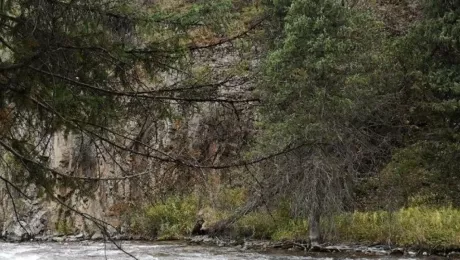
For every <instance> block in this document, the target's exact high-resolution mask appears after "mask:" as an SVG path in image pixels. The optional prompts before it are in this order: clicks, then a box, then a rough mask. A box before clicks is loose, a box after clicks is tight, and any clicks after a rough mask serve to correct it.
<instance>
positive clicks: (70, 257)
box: [0, 242, 408, 260]
mask: <svg viewBox="0 0 460 260" xmlns="http://www.w3.org/2000/svg"><path fill="white" fill-rule="evenodd" d="M121 245H122V248H123V249H124V250H126V251H127V252H129V253H131V254H132V255H134V256H135V257H136V258H138V259H140V260H156V259H162V260H172V259H177V260H204V259H210V260H225V259H228V260H240V259H254V260H300V259H303V260H305V259H366V258H360V257H352V256H344V255H342V256H340V255H335V256H299V255H289V254H288V253H287V252H281V251H280V252H271V253H258V252H253V251H245V250H241V249H238V248H235V247H210V246H195V245H188V244H186V243H183V242H164V243H153V242H152V243H140V242H123V243H122V244H121ZM77 259H78V260H98V259H101V260H102V259H114V260H128V259H133V258H130V257H129V256H128V255H127V254H125V253H123V252H122V251H120V250H118V249H117V248H116V247H115V246H114V245H113V244H110V243H106V244H104V243H100V242H75V243H61V244H60V243H44V242H43V243H40V242H31V243H20V244H13V243H0V260H77ZM372 259H384V257H373V258H372ZM386 259H397V258H390V257H388V258H386ZM401 259H402V258H401ZM405 259H408V258H405Z"/></svg>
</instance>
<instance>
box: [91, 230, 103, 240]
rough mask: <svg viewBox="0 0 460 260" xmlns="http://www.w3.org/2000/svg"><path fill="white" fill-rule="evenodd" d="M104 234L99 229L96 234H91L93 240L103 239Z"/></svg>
mask: <svg viewBox="0 0 460 260" xmlns="http://www.w3.org/2000/svg"><path fill="white" fill-rule="evenodd" d="M102 239H104V236H103V235H102V233H101V231H97V232H96V233H94V235H92V236H91V240H102Z"/></svg>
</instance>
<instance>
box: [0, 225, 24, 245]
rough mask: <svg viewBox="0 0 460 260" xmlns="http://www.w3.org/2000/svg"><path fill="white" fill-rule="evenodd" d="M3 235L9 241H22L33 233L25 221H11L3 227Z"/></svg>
mask: <svg viewBox="0 0 460 260" xmlns="http://www.w3.org/2000/svg"><path fill="white" fill-rule="evenodd" d="M2 237H3V238H5V239H6V240H8V241H12V242H21V241H26V240H29V239H30V237H31V234H30V229H28V225H27V223H26V222H25V221H22V220H21V221H19V222H15V221H11V222H10V223H8V224H7V225H6V226H5V227H4V228H3V232H2Z"/></svg>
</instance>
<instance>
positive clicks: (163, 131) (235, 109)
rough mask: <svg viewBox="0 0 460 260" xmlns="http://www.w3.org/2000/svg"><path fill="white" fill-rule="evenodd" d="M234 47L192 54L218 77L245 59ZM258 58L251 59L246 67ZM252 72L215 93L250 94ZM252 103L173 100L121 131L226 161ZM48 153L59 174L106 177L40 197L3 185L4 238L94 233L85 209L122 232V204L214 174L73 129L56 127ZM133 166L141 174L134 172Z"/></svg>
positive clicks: (241, 137)
mask: <svg viewBox="0 0 460 260" xmlns="http://www.w3.org/2000/svg"><path fill="white" fill-rule="evenodd" d="M232 49H233V48H232V47H231V46H229V45H228V46H222V47H220V48H219V49H218V50H217V51H216V50H214V51H211V52H210V51H204V52H200V53H198V52H197V53H194V54H193V57H194V58H193V60H194V63H193V66H201V65H203V64H205V65H206V66H207V67H208V69H209V68H210V69H211V71H213V73H212V74H213V75H214V76H213V77H215V78H216V79H215V80H218V81H219V77H224V76H223V75H225V77H227V76H228V73H227V71H228V70H231V69H234V68H235V67H236V66H239V65H238V64H239V63H240V62H241V61H242V58H241V56H239V55H240V54H241V53H237V52H234V51H231V50H232ZM255 65H256V64H255V63H254V64H250V65H249V68H254V67H255ZM249 73H250V72H249V71H246V72H245V74H246V75H243V74H242V75H241V76H238V77H231V79H228V81H227V82H225V83H224V84H222V85H221V86H219V87H217V88H216V93H217V94H216V96H223V97H225V98H241V97H242V96H250V95H251V93H250V88H251V82H250V80H248V79H247V76H248V75H249ZM220 81H222V79H220ZM253 105H254V104H253V103H250V102H248V103H241V104H240V103H216V102H209V103H199V104H182V103H179V102H178V103H177V104H172V105H171V107H172V109H173V110H174V114H175V115H176V116H175V117H172V118H166V119H157V118H155V115H153V116H152V117H147V119H146V120H144V121H143V122H136V121H135V120H133V121H132V122H130V123H129V124H127V125H124V126H120V127H122V128H124V129H125V130H126V129H128V130H129V129H130V128H133V129H135V128H139V127H142V131H137V133H141V134H139V136H134V137H133V139H135V140H137V141H138V142H141V143H146V144H148V145H149V146H150V147H152V149H158V150H161V151H165V152H166V153H168V154H171V155H174V157H175V158H187V159H188V160H189V159H190V158H192V159H193V160H195V161H196V162H197V163H198V164H207V165H209V164H219V163H227V162H229V160H232V158H236V157H237V155H238V153H239V151H240V149H241V147H242V146H243V145H244V143H245V142H246V141H247V139H248V138H249V137H250V136H251V134H252V130H251V129H252V113H253V112H252V111H253ZM128 132H129V131H128ZM112 138H114V139H116V136H115V137H112ZM126 147H130V149H133V150H135V151H138V152H139V153H144V152H146V151H145V148H142V147H136V142H132V143H129V142H128V143H126ZM48 157H49V158H48V165H49V167H50V168H52V169H55V170H57V171H59V172H61V173H64V174H68V175H72V176H79V177H86V178H102V179H104V180H99V181H96V180H95V181H85V182H78V185H77V186H62V187H57V188H56V190H55V197H56V199H49V198H48V199H45V198H44V197H43V196H41V194H40V191H39V190H38V189H36V188H35V185H33V184H24V185H25V187H27V191H28V194H27V198H26V197H25V196H24V195H23V194H17V193H14V191H13V192H12V191H11V189H9V190H8V189H7V187H6V186H5V185H3V186H1V188H0V192H1V195H2V201H1V204H0V208H1V209H2V211H1V212H0V220H1V221H2V222H3V232H2V235H3V236H4V237H7V238H8V239H11V240H24V239H28V238H30V237H31V236H37V235H43V234H48V235H52V234H55V235H56V234H64V233H69V234H70V233H71V234H78V233H81V234H83V235H86V236H88V237H90V236H93V235H94V234H95V233H96V235H95V236H98V235H97V233H98V232H100V231H98V227H97V226H96V225H95V223H94V222H93V221H91V220H88V218H87V216H91V217H94V218H97V219H99V220H102V221H104V222H106V223H108V224H109V227H110V228H109V232H110V233H126V232H127V231H128V227H129V223H127V221H126V220H125V219H123V218H122V213H123V212H124V211H126V209H128V208H130V207H132V206H133V205H135V206H141V205H142V204H144V203H147V202H148V201H153V200H155V199H157V198H158V197H161V196H165V195H167V194H168V193H170V192H171V190H177V191H179V190H181V189H182V188H185V189H193V188H194V187H195V186H194V185H196V184H197V183H198V182H200V178H204V179H206V178H208V177H209V178H217V179H218V178H219V175H218V173H216V172H215V171H213V170H206V171H203V170H199V171H198V170H196V169H193V168H190V167H185V166H183V165H182V166H181V165H178V164H175V163H164V162H163V163H161V162H159V161H158V160H155V159H154V158H146V157H144V156H133V154H132V153H130V152H125V153H123V152H115V151H114V150H112V149H110V148H107V147H104V142H100V140H97V138H95V137H94V136H90V135H88V134H85V133H78V132H58V133H55V134H54V135H53V136H52V138H51V139H50V143H49V152H48ZM133 173H135V174H139V175H138V176H137V177H133V176H131V175H132V174H133ZM198 173H199V175H197V174H198ZM127 176H130V177H127ZM197 176H200V177H199V178H197ZM212 176H213V177H212ZM9 177H12V175H10V176H9ZM217 182H218V181H217ZM214 188H215V187H214ZM10 193H12V194H11V196H10ZM11 197H12V198H14V200H11ZM13 201H14V204H13Z"/></svg>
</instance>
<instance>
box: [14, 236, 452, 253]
mask: <svg viewBox="0 0 460 260" xmlns="http://www.w3.org/2000/svg"><path fill="white" fill-rule="evenodd" d="M29 242H42V243H57V244H63V245H68V244H73V243H82V244H84V245H87V244H93V243H97V242H107V243H109V244H110V243H114V242H115V243H122V244H124V243H145V244H147V245H148V244H152V243H183V244H187V245H191V246H210V247H223V248H234V249H235V250H240V251H244V252H245V251H248V252H278V253H283V252H284V253H285V254H291V255H304V256H313V257H318V258H320V257H337V256H352V257H383V256H385V257H411V258H413V257H417V258H419V257H430V259H443V258H448V259H460V248H451V249H429V248H420V247H416V246H412V247H397V246H391V245H383V244H374V245H365V244H345V243H343V244H331V243H324V244H320V245H318V246H315V247H309V245H308V243H306V242H305V241H289V240H286V241H273V240H260V239H232V238H228V237H219V236H215V237H211V236H207V235H203V236H189V237H183V238H182V239H180V240H168V241H165V240H155V239H146V238H142V237H136V236H126V235H115V236H112V237H110V238H109V237H105V238H104V237H103V236H101V237H95V236H92V237H87V236H84V235H83V234H77V235H67V236H37V237H35V238H33V239H31V240H30V241H23V242H21V243H23V244H27V243H29ZM14 243H16V244H17V243H18V242H14Z"/></svg>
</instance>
